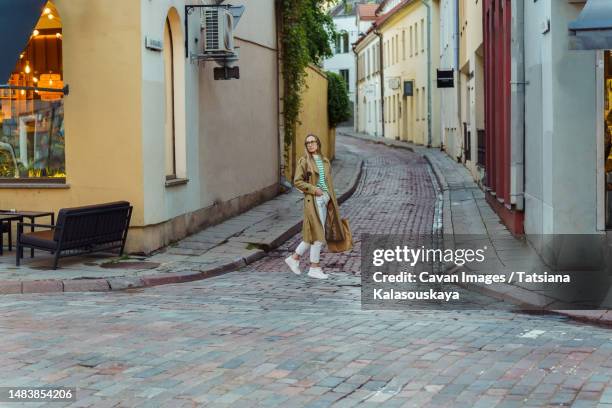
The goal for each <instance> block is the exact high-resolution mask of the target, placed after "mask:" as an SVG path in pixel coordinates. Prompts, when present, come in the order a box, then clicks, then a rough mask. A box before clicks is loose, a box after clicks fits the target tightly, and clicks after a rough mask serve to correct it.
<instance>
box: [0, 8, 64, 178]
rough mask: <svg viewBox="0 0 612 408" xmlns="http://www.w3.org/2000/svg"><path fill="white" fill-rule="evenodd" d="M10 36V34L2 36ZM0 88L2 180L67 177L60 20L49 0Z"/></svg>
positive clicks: (0, 160) (1, 80)
mask: <svg viewBox="0 0 612 408" xmlns="http://www.w3.org/2000/svg"><path fill="white" fill-rule="evenodd" d="M6 40H7V41H10V39H6ZM6 82H8V85H9V86H10V88H9V89H2V90H0V180H2V179H4V180H2V181H4V182H6V181H7V180H8V179H10V180H11V181H17V182H19V181H26V182H27V181H28V180H29V179H38V180H40V179H44V180H45V181H46V182H65V180H66V164H65V154H64V148H65V143H64V104H63V96H64V94H63V87H64V76H63V68H62V21H61V19H60V16H59V13H58V12H57V9H56V8H55V6H54V4H53V3H52V2H51V1H48V2H47V3H46V4H45V7H44V9H43V12H42V14H41V16H40V18H39V20H38V22H37V24H36V27H35V28H34V30H33V31H32V34H31V37H30V40H29V41H28V43H27V45H26V47H25V49H24V50H23V52H22V53H21V54H20V55H19V60H18V61H17V64H16V65H15V68H14V69H13V72H12V73H11V75H10V77H9V78H0V83H3V84H4V83H6Z"/></svg>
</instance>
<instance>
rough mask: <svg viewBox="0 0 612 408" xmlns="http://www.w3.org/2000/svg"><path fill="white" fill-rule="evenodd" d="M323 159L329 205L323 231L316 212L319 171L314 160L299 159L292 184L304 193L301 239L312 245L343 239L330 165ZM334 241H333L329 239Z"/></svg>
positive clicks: (304, 157) (308, 157) (306, 157)
mask: <svg viewBox="0 0 612 408" xmlns="http://www.w3.org/2000/svg"><path fill="white" fill-rule="evenodd" d="M321 157H322V158H323V168H324V171H325V182H326V183H327V189H328V190H329V191H328V194H329V198H330V200H329V203H328V204H327V221H326V223H325V225H326V229H325V232H324V231H323V226H322V225H321V221H320V219H319V216H318V212H317V204H316V202H315V197H316V196H315V190H316V189H317V187H316V185H317V183H318V182H319V170H318V168H317V165H316V164H315V161H314V159H313V158H312V157H311V156H310V155H309V154H306V155H305V156H302V157H300V158H299V160H298V162H297V165H296V169H295V177H294V178H293V184H294V185H295V187H296V188H298V189H299V190H300V191H302V192H303V193H304V222H303V223H302V239H303V241H304V242H307V243H309V244H312V243H313V242H314V241H321V242H324V243H326V242H327V241H328V240H327V239H326V236H327V237H328V238H329V237H343V235H342V234H343V229H342V224H341V221H340V211H339V208H340V207H339V206H338V201H337V200H336V192H335V190H334V181H333V179H332V175H331V164H330V162H329V160H328V159H327V157H325V156H323V155H321ZM330 240H334V239H330Z"/></svg>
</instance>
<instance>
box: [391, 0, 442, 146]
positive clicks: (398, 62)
mask: <svg viewBox="0 0 612 408" xmlns="http://www.w3.org/2000/svg"><path fill="white" fill-rule="evenodd" d="M430 4H431V21H432V24H433V27H432V28H431V30H430V29H429V28H428V16H427V7H426V6H425V5H424V4H423V3H422V2H413V3H411V4H409V5H408V6H406V7H404V8H402V9H400V10H398V11H397V12H396V13H395V14H394V15H393V16H392V17H390V18H389V20H387V21H386V22H385V23H384V25H383V26H382V27H381V28H380V31H381V32H382V35H383V60H384V61H385V63H384V64H385V65H384V78H385V82H384V87H385V95H384V98H385V123H384V126H385V137H386V138H390V139H399V140H406V141H410V142H413V143H416V144H420V145H426V144H427V142H428V140H427V133H428V115H431V122H432V126H431V130H432V145H433V146H438V145H439V143H440V142H439V141H440V131H439V128H440V125H439V122H440V108H439V91H438V89H437V88H436V87H435V86H436V81H435V79H436V70H437V68H438V67H439V59H440V58H439V56H440V52H439V49H440V47H439V42H440V38H439V23H438V22H439V3H437V2H431V3H430ZM411 28H412V31H411ZM422 33H424V34H425V35H424V36H422ZM429 35H431V39H430V41H429V45H430V47H431V51H430V52H431V66H430V67H429V66H428V41H427V38H428V36H429ZM428 68H429V69H431V79H432V83H431V84H429V83H428V80H429V77H428ZM392 78H396V79H398V80H399V87H397V88H396V89H392V88H391V86H390V82H391V81H390V80H391V79H392ZM404 81H413V83H414V90H413V96H406V97H405V96H403V83H404ZM430 85H433V86H431V87H430ZM417 90H418V92H417ZM423 90H425V92H423ZM430 93H431V112H429V94H430Z"/></svg>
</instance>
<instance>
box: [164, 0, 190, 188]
mask: <svg viewBox="0 0 612 408" xmlns="http://www.w3.org/2000/svg"><path fill="white" fill-rule="evenodd" d="M181 27H182V25H181V18H180V16H179V14H178V12H177V11H176V9H175V8H171V9H170V11H169V12H168V14H167V17H166V25H165V27H164V46H163V50H162V55H163V60H164V89H165V129H164V146H165V149H164V163H165V173H166V180H167V181H168V180H175V179H178V178H187V147H186V137H185V134H186V131H185V102H184V101H185V94H184V92H185V91H184V90H185V82H184V81H185V77H184V74H183V73H184V71H185V69H184V65H183V64H184V59H183V57H182V54H181V51H180V50H181V48H180V47H181V44H183V38H182V32H181Z"/></svg>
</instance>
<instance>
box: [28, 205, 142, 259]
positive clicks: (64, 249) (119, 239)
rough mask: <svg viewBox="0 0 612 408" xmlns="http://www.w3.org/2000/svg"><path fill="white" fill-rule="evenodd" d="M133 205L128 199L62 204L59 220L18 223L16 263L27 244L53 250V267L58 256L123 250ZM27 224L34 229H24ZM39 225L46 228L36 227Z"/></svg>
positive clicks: (121, 251) (42, 249)
mask: <svg viewBox="0 0 612 408" xmlns="http://www.w3.org/2000/svg"><path fill="white" fill-rule="evenodd" d="M131 215H132V206H131V205H130V203H129V202H127V201H117V202H113V203H106V204H96V205H88V206H83V207H73V208H63V209H61V210H60V211H59V213H58V216H57V222H56V223H55V225H53V223H52V224H35V223H25V222H22V221H19V222H18V224H17V242H16V265H17V266H19V264H20V260H21V258H23V250H24V248H31V249H32V250H34V249H37V250H41V251H46V252H50V253H52V254H53V255H54V261H53V269H57V266H58V262H59V258H62V257H68V256H75V255H81V254H85V253H91V252H108V251H111V250H118V252H119V255H122V254H123V250H124V248H125V241H126V239H127V233H128V228H129V224H130V218H131ZM24 227H30V228H31V229H32V230H31V231H29V232H24ZM34 227H36V228H45V229H44V230H38V231H33V229H34Z"/></svg>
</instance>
